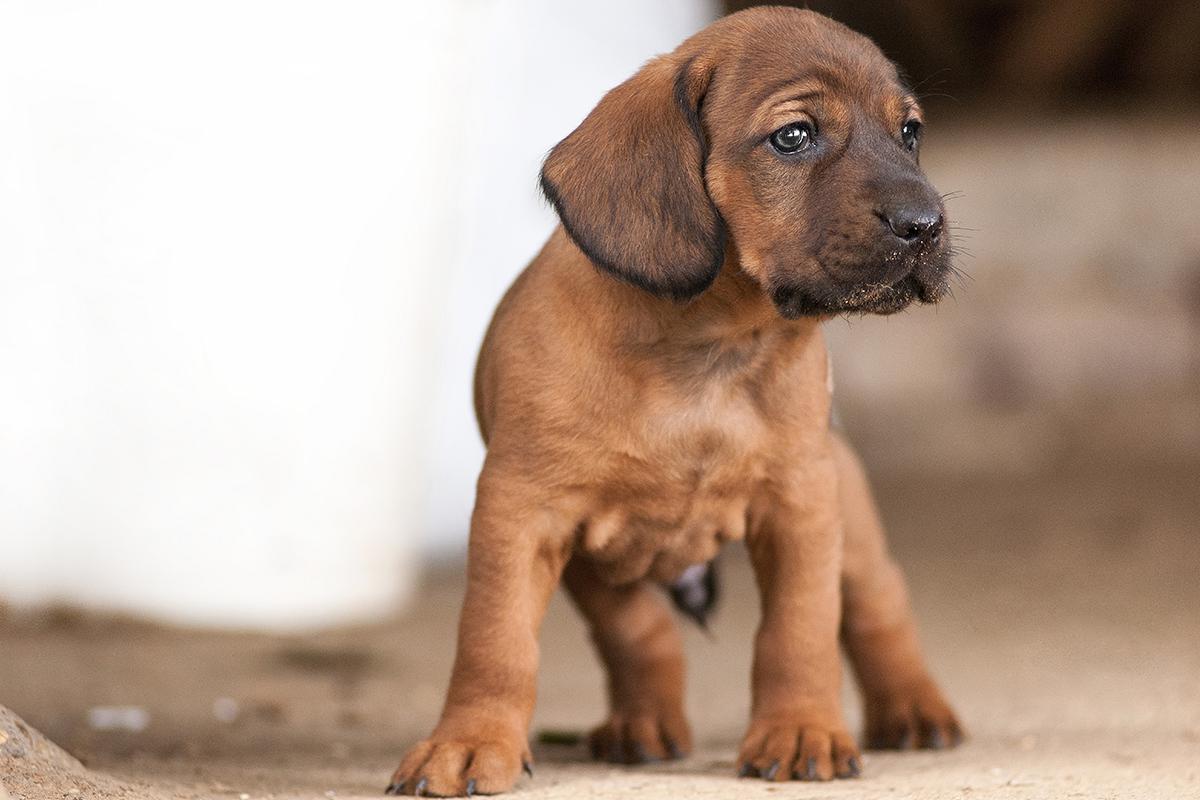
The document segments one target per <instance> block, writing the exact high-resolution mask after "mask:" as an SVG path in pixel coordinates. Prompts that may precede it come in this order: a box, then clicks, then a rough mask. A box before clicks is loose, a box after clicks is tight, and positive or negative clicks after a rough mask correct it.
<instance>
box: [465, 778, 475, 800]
mask: <svg viewBox="0 0 1200 800" xmlns="http://www.w3.org/2000/svg"><path fill="white" fill-rule="evenodd" d="M474 796H475V779H474V778H471V780H469V781H467V797H474Z"/></svg>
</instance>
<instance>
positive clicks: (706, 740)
mask: <svg viewBox="0 0 1200 800" xmlns="http://www.w3.org/2000/svg"><path fill="white" fill-rule="evenodd" d="M1198 489H1200V464H1197V465H1184V466H1178V465H1177V466H1175V467H1171V468H1168V467H1157V468H1155V467H1139V468H1137V469H1115V468H1111V467H1110V468H1107V469H1103V468H1102V467H1101V465H1098V464H1094V463H1093V464H1090V465H1063V466H1062V467H1061V469H1059V470H1057V472H1056V476H1055V478H1054V479H1053V481H1050V480H1048V479H1046V478H1042V479H1037V480H1033V479H1026V480H1024V481H1020V482H1005V483H977V484H972V485H951V484H947V483H945V482H943V481H934V480H925V481H922V480H907V481H902V482H897V483H893V484H889V485H885V486H881V487H880V496H881V501H882V504H883V506H884V509H885V516H886V517H887V518H888V521H889V524H890V527H891V530H892V538H893V542H894V547H895V550H896V552H897V554H898V556H899V558H900V559H901V560H902V561H903V563H904V564H905V566H906V568H907V570H908V573H909V576H910V578H911V582H912V587H913V594H914V598H915V603H916V605H917V607H918V611H919V614H920V617H921V620H922V628H923V634H924V639H925V642H926V644H927V646H928V651H929V656H930V658H931V660H932V662H933V664H934V669H935V671H936V673H937V674H938V675H939V676H940V678H941V679H942V681H943V682H944V684H945V687H946V689H947V691H948V693H949V694H950V696H951V698H952V699H953V700H954V702H955V703H956V705H957V707H958V709H959V711H960V712H961V714H962V716H963V718H964V720H965V721H966V723H967V725H968V727H969V729H970V732H971V739H970V741H969V742H968V743H967V744H966V745H965V746H963V747H962V748H960V749H958V750H956V751H953V752H948V753H947V752H943V753H897V754H884V753H871V754H869V755H868V756H867V758H866V761H865V773H864V775H863V777H862V778H861V779H859V780H855V781H842V782H837V783H833V784H822V785H815V784H791V785H773V784H772V785H768V784H765V783H761V782H758V781H756V780H751V779H745V780H738V779H736V778H735V777H733V770H734V765H733V757H734V755H735V749H736V746H737V742H738V738H739V735H740V734H741V731H742V727H743V725H744V723H745V720H746V712H747V705H748V689H747V670H748V664H749V660H750V641H751V637H752V635H753V630H754V625H755V617H756V612H755V605H756V601H755V596H754V591H753V588H752V585H751V581H750V576H749V573H748V571H747V569H746V566H745V562H744V554H743V553H741V552H738V551H733V552H730V553H729V554H728V557H727V558H726V559H725V561H726V563H725V577H726V580H727V586H728V591H727V593H726V597H725V600H726V602H725V605H724V606H723V608H722V609H721V611H720V614H719V616H718V618H717V620H716V623H715V626H714V636H713V637H712V639H711V640H710V639H708V638H706V637H705V636H703V635H701V634H700V633H699V632H696V631H694V630H692V631H689V632H688V634H687V642H688V649H689V655H690V662H689V663H690V669H691V674H690V680H689V683H690V686H689V689H690V710H691V714H692V722H693V725H694V728H695V730H696V733H697V738H698V740H699V743H700V748H699V752H698V753H697V754H695V755H694V756H692V757H691V758H689V759H687V760H686V761H684V762H681V763H676V764H669V765H654V766H650V767H640V768H634V767H630V768H625V767H612V766H606V765H592V764H589V763H588V762H587V761H586V760H585V758H584V754H583V752H582V749H581V748H579V747H572V746H547V745H538V746H537V747H536V748H535V755H536V757H537V768H536V777H535V778H534V779H533V780H528V779H526V780H523V781H522V783H521V784H520V786H519V787H518V790H517V791H518V793H519V794H521V795H523V796H526V797H530V798H559V797H605V798H611V797H639V798H667V797H672V798H678V797H721V798H729V797H798V798H908V797H911V798H1012V799H1013V800H1022V799H1024V798H1074V797H1079V798H1155V800H1159V799H1170V800H1174V799H1176V798H1200V522H1198V521H1200V491H1198ZM86 579H87V576H86V575H81V576H80V580H86ZM461 587H462V582H461V577H460V575H459V574H458V573H457V572H442V573H438V574H434V575H430V576H429V579H428V585H427V588H426V589H425V590H424V591H423V592H422V594H421V600H420V601H419V603H418V605H416V606H415V607H413V608H411V609H409V610H408V612H407V613H406V614H404V615H403V617H401V618H398V619H396V620H394V621H391V622H388V623H386V624H381V625H378V626H371V627H363V628H359V629H353V630H339V631H333V632H327V633H323V634H320V635H315V636H304V637H272V636H262V635H249V634H234V633H217V632H194V631H179V630H171V629H163V628H158V627H154V626H150V625H146V624H142V623H137V622H131V621H120V620H98V619H94V618H89V617H84V616H79V615H73V614H69V613H57V614H52V615H46V616H43V617H41V618H38V619H28V618H16V617H15V616H14V615H9V616H8V618H6V619H4V620H3V621H0V703H3V704H6V705H8V706H9V707H10V708H11V709H12V710H13V711H15V712H16V713H17V714H20V715H21V716H22V717H23V718H24V719H25V720H26V721H27V722H28V723H29V724H30V725H33V726H35V727H36V728H39V729H41V730H42V731H43V732H44V733H45V734H46V735H47V736H49V737H50V738H51V739H53V740H54V741H56V742H57V743H59V744H61V745H62V746H63V747H64V748H65V749H66V750H67V751H69V752H70V753H71V754H73V755H74V756H76V757H78V758H79V759H81V760H82V761H83V763H84V764H86V765H87V767H88V768H89V769H87V770H85V769H84V768H83V767H81V766H78V765H76V764H74V763H73V762H72V760H71V759H70V758H68V757H67V756H66V755H65V754H62V753H58V752H55V751H54V749H53V748H51V747H50V746H49V745H43V744H38V743H36V742H34V740H33V739H32V738H24V737H25V734H22V733H20V732H18V733H16V734H13V733H11V731H12V730H14V729H13V727H12V726H13V725H15V724H16V723H15V722H14V721H12V720H9V727H8V730H10V733H9V734H7V736H8V739H9V740H8V741H7V743H6V742H5V741H4V740H3V739H0V781H2V782H3V784H4V786H5V787H6V788H7V792H8V794H9V796H10V797H11V798H13V800H17V799H18V798H75V797H88V798H112V797H131V798H132V797H137V798H237V799H238V800H247V799H248V798H325V797H328V798H333V797H376V796H379V795H380V793H381V790H382V789H383V787H384V786H385V785H386V783H387V779H388V776H389V773H390V772H391V770H392V768H393V767H395V765H396V761H397V759H398V757H399V755H400V753H401V751H402V750H404V748H405V746H406V745H407V744H409V743H410V742H412V741H413V740H414V739H416V738H417V737H419V736H421V735H422V734H424V733H425V732H427V730H428V729H429V728H430V726H431V725H432V724H433V722H434V721H435V719H436V716H437V713H438V708H439V704H440V700H441V692H442V689H443V687H444V683H445V679H446V675H447V673H448V669H449V665H450V660H451V657H452V641H453V637H452V631H453V626H454V619H455V616H456V613H457V608H458V602H459V596H460V591H461ZM220 589H221V587H220V586H219V585H214V587H213V590H214V591H220ZM542 640H543V656H544V658H543V670H542V683H541V695H540V702H539V707H538V713H537V719H536V723H535V725H536V726H537V727H538V728H543V729H544V728H553V729H564V728H565V729H583V728H585V727H586V726H588V725H589V724H591V723H594V722H596V721H598V720H599V719H600V717H601V714H602V711H603V702H602V693H601V676H600V672H599V670H598V668H597V666H596V664H595V662H594V660H593V658H592V655H591V653H590V650H589V647H588V644H587V640H586V638H585V634H584V632H583V630H582V628H581V626H580V624H579V622H578V621H577V620H576V618H575V616H574V613H573V612H572V610H571V609H570V608H569V606H568V605H567V604H566V602H565V601H564V600H563V599H562V598H561V597H560V598H557V599H556V600H555V603H554V605H553V606H552V608H551V610H550V613H549V615H548V621H547V624H546V627H545V630H544V635H543V637H542ZM846 702H847V706H848V708H849V709H850V713H851V720H852V721H853V724H854V725H856V726H857V724H858V709H857V701H856V698H855V697H854V694H853V691H852V690H851V689H850V688H849V687H847V691H846ZM0 721H3V720H0ZM113 725H116V726H117V728H116V729H111V727H110V726H113ZM106 728H107V729H106ZM32 736H33V733H32V732H29V733H28V737H32ZM14 737H15V738H14ZM3 796H4V790H3V789H0V798H3Z"/></svg>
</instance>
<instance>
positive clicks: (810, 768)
mask: <svg viewBox="0 0 1200 800" xmlns="http://www.w3.org/2000/svg"><path fill="white" fill-rule="evenodd" d="M804 780H806V781H815V780H817V758H816V756H811V757H810V758H809V759H808V763H807V764H805V765H804Z"/></svg>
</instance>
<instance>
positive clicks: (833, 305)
mask: <svg viewBox="0 0 1200 800" xmlns="http://www.w3.org/2000/svg"><path fill="white" fill-rule="evenodd" d="M947 272H948V268H947V266H946V265H944V264H941V263H937V264H923V263H917V264H916V265H914V268H913V269H911V270H910V271H909V272H908V273H907V274H905V275H903V276H902V277H900V278H899V279H897V280H893V281H892V282H890V283H881V282H865V283H853V284H845V283H842V282H840V281H832V280H830V281H828V282H823V283H821V284H810V285H801V284H796V285H779V286H776V287H774V288H773V289H772V290H771V300H772V301H773V302H774V303H775V307H776V308H777V309H778V310H779V313H780V315H781V316H783V317H785V318H787V319H799V318H800V317H811V316H828V315H834V314H848V313H849V314H884V315H886V314H895V313H897V312H900V311H903V310H904V309H906V308H908V307H909V306H910V305H912V304H913V303H914V302H918V301H919V302H922V303H936V302H938V301H939V300H941V299H942V298H943V297H945V296H946V294H947V293H948V283H947V280H946V273H947Z"/></svg>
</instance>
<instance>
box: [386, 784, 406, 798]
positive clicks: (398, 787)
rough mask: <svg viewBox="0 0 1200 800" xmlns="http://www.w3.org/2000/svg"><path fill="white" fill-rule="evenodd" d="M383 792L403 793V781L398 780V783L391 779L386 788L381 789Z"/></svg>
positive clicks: (391, 793) (390, 793)
mask: <svg viewBox="0 0 1200 800" xmlns="http://www.w3.org/2000/svg"><path fill="white" fill-rule="evenodd" d="M383 793H384V794H389V795H399V794H404V781H400V782H399V783H397V782H396V781H392V782H391V783H389V784H388V788H386V789H384V790H383Z"/></svg>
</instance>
